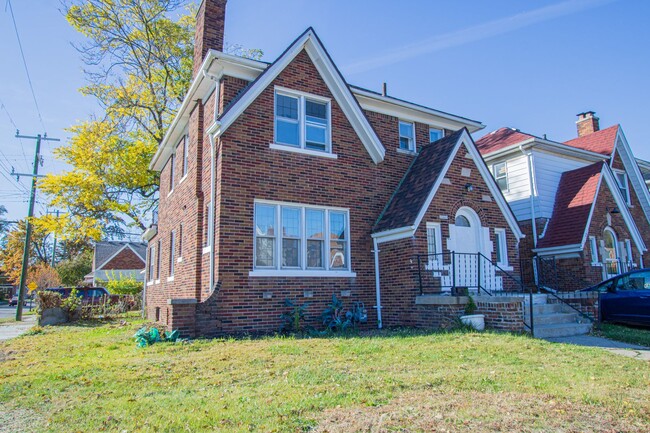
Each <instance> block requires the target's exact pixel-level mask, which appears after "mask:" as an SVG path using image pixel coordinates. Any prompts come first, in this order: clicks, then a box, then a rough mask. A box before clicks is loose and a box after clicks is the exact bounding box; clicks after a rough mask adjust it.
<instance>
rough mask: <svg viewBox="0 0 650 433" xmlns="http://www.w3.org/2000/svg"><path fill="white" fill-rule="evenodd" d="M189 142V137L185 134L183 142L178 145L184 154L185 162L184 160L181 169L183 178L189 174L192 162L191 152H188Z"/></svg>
mask: <svg viewBox="0 0 650 433" xmlns="http://www.w3.org/2000/svg"><path fill="white" fill-rule="evenodd" d="M187 142H188V137H187V135H184V136H183V138H182V139H181V143H180V145H179V146H178V147H180V149H181V151H182V156H183V162H182V169H181V180H182V178H184V177H185V176H186V175H187V167H188V166H189V162H190V156H189V153H188V152H187V150H188V149H187V144H188V143H187Z"/></svg>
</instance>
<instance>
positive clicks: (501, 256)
mask: <svg viewBox="0 0 650 433" xmlns="http://www.w3.org/2000/svg"><path fill="white" fill-rule="evenodd" d="M494 240H495V245H494V250H495V252H496V256H497V265H499V266H501V267H505V266H508V244H507V242H506V231H505V230H504V229H494Z"/></svg>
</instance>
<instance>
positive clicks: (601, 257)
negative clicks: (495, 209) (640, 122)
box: [476, 112, 650, 290]
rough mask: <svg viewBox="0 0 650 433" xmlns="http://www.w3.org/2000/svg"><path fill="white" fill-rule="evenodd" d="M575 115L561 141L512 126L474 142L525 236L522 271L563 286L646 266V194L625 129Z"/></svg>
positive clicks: (649, 237) (649, 230)
mask: <svg viewBox="0 0 650 433" xmlns="http://www.w3.org/2000/svg"><path fill="white" fill-rule="evenodd" d="M578 116H579V119H578V121H577V129H578V137H577V138H575V139H572V140H569V141H566V142H564V143H560V142H555V141H552V140H548V139H547V138H546V137H543V138H542V137H536V136H534V135H531V134H527V133H524V132H521V131H519V130H516V129H512V128H501V129H498V130H496V131H494V132H492V133H489V134H487V135H485V136H484V137H482V138H481V139H480V140H478V141H477V142H476V145H477V147H478V148H479V150H480V151H481V153H482V155H483V158H484V159H485V161H486V163H487V164H488V165H489V166H490V168H491V171H492V172H493V175H494V176H495V179H496V180H497V182H498V184H499V186H500V188H501V191H502V192H503V194H504V196H505V197H506V199H507V200H508V202H509V204H510V206H511V207H512V209H513V212H514V213H515V215H516V216H517V219H518V221H519V224H520V226H521V228H522V230H523V232H524V233H525V234H526V238H525V241H524V242H522V244H521V250H520V254H521V257H522V263H523V264H526V266H528V267H529V269H528V271H526V270H524V272H523V273H524V276H525V277H526V278H527V279H529V280H532V279H533V278H537V281H536V282H537V283H539V284H541V285H548V286H551V288H555V289H562V290H570V289H579V288H584V287H587V286H590V285H593V284H595V283H597V282H599V281H601V280H603V279H605V278H609V277H610V276H613V275H616V274H618V273H621V272H625V271H627V270H630V269H635V268H641V267H643V266H644V263H650V262H648V260H650V254H649V252H648V249H647V246H648V245H650V223H649V221H650V218H649V217H650V195H649V194H648V188H647V186H646V183H645V180H644V178H643V176H642V174H641V172H640V170H639V166H638V164H637V161H636V159H635V158H634V155H633V153H632V150H631V148H630V146H629V144H628V142H627V140H626V138H625V134H624V133H623V130H622V128H621V127H620V126H619V125H615V126H611V127H609V128H606V129H603V130H600V128H599V120H598V118H597V117H595V115H594V113H593V112H586V113H581V114H579V115H578ZM533 257H535V260H534V261H535V267H534V268H533V266H532V264H533ZM551 269H552V270H551ZM550 273H553V274H554V275H553V281H550V277H549V274H550ZM543 274H545V275H546V277H544V278H545V280H544V281H543V282H540V281H539V279H540V278H542V276H543Z"/></svg>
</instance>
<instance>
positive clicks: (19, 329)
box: [0, 316, 36, 341]
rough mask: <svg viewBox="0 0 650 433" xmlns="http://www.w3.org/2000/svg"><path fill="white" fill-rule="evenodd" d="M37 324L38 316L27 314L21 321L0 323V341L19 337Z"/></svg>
mask: <svg viewBox="0 0 650 433" xmlns="http://www.w3.org/2000/svg"><path fill="white" fill-rule="evenodd" d="M35 324H36V316H25V317H24V318H23V321H22V322H20V323H17V322H14V323H7V324H0V341H1V340H8V339H10V338H14V337H18V336H19V335H22V334H24V333H25V332H27V331H29V330H30V328H31V327H32V326H34V325H35Z"/></svg>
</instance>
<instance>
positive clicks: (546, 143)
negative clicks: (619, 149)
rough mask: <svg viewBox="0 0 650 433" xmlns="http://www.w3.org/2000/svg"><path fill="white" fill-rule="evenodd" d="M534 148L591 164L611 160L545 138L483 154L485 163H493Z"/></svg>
mask: <svg viewBox="0 0 650 433" xmlns="http://www.w3.org/2000/svg"><path fill="white" fill-rule="evenodd" d="M533 147H535V148H537V149H538V150H541V151H546V152H551V153H556V154H560V155H564V156H569V157H573V158H578V159H583V160H585V161H591V162H598V161H602V160H604V159H609V157H608V156H607V155H603V154H601V153H597V152H591V151H588V150H583V149H578V148H577V147H573V146H569V145H568V144H564V143H559V142H557V141H551V140H544V139H543V138H539V137H531V138H529V139H527V140H523V141H520V142H519V143H515V144H512V145H510V146H507V147H504V148H502V149H499V150H495V151H494V152H491V153H487V154H483V155H482V156H483V159H484V160H485V161H493V160H495V159H498V158H501V157H503V156H506V155H508V154H510V153H520V152H521V150H520V149H531V148H533Z"/></svg>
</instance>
